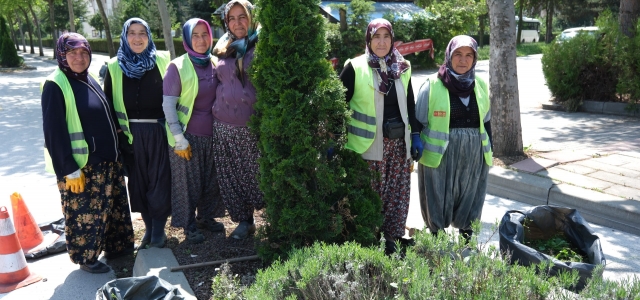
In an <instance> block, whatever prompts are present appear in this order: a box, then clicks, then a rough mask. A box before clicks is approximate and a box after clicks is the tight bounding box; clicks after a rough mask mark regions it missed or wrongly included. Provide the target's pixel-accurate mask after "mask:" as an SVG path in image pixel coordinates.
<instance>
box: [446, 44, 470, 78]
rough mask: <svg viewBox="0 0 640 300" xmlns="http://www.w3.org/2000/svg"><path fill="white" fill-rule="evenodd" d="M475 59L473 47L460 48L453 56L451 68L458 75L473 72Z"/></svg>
mask: <svg viewBox="0 0 640 300" xmlns="http://www.w3.org/2000/svg"><path fill="white" fill-rule="evenodd" d="M474 59H475V52H473V49H472V48H471V47H460V48H458V49H456V50H455V51H453V53H452V54H451V66H453V70H454V71H455V72H456V73H458V74H464V73H467V71H469V70H471V66H472V65H473V60H474Z"/></svg>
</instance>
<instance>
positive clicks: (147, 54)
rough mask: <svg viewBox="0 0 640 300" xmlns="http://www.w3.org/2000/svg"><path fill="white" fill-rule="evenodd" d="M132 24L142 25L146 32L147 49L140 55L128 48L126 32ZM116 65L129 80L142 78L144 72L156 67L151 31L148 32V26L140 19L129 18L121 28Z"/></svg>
mask: <svg viewBox="0 0 640 300" xmlns="http://www.w3.org/2000/svg"><path fill="white" fill-rule="evenodd" d="M132 24H142V26H144V28H145V29H146V30H147V38H148V39H149V44H147V49H144V50H143V51H142V53H135V52H133V50H131V47H129V41H128V40H127V32H128V31H129V27H131V25H132ZM118 64H119V65H120V69H122V72H123V73H124V75H127V77H129V78H137V79H140V78H142V75H144V73H145V72H147V71H149V70H151V69H153V67H155V65H156V45H155V44H154V43H153V40H152V39H151V30H149V24H147V22H145V21H144V20H143V19H140V18H131V19H129V20H127V21H126V22H124V25H123V26H122V34H120V48H118Z"/></svg>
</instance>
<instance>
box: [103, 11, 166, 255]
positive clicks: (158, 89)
mask: <svg viewBox="0 0 640 300" xmlns="http://www.w3.org/2000/svg"><path fill="white" fill-rule="evenodd" d="M170 60H171V58H170V57H169V52H167V51H156V45H155V44H154V43H153V40H152V39H151V31H150V29H149V25H147V22H145V21H144V20H142V19H139V18H131V19H129V20H127V21H126V22H124V25H123V27H122V34H121V35H120V48H119V49H118V55H117V57H114V58H112V59H111V60H110V61H109V63H108V68H107V72H106V74H105V79H104V93H105V94H106V95H107V98H109V99H112V100H113V106H114V108H115V111H116V116H117V118H118V123H119V124H120V132H119V133H118V138H119V140H120V149H121V152H122V155H123V157H124V163H125V166H126V170H128V174H127V176H128V177H129V181H128V182H127V185H128V188H129V199H130V204H131V211H133V212H140V214H141V215H142V220H143V221H144V225H145V232H144V236H143V237H142V241H141V243H140V245H139V246H138V248H139V249H144V248H146V247H147V246H149V247H158V248H162V247H164V244H165V242H166V240H167V236H166V234H165V232H164V226H165V224H166V222H167V218H168V217H169V215H171V168H170V167H169V151H168V150H167V146H166V145H167V135H166V130H165V119H164V111H163V110H162V78H163V77H164V74H165V71H166V69H167V65H169V61H170Z"/></svg>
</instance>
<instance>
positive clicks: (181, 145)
mask: <svg viewBox="0 0 640 300" xmlns="http://www.w3.org/2000/svg"><path fill="white" fill-rule="evenodd" d="M173 138H174V139H175V140H176V146H175V150H187V148H189V141H188V140H187V139H186V138H184V135H182V133H181V134H176V135H174V136H173Z"/></svg>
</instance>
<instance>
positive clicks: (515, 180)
mask: <svg viewBox="0 0 640 300" xmlns="http://www.w3.org/2000/svg"><path fill="white" fill-rule="evenodd" d="M487 194H491V195H495V196H498V197H502V198H507V199H511V200H515V201H520V202H523V203H527V204H530V205H555V206H563V207H571V208H575V209H577V210H578V212H580V214H581V215H582V216H583V217H584V218H585V219H586V220H587V221H589V222H591V223H594V224H598V225H603V226H607V227H610V228H613V229H617V230H621V231H624V232H628V233H631V234H635V235H640V203H638V201H635V200H629V199H624V198H621V197H617V196H612V195H608V194H604V193H600V192H596V191H592V190H589V189H585V188H580V187H577V186H572V185H568V184H564V183H556V182H554V181H553V180H552V179H550V178H545V177H540V176H536V175H532V174H529V173H524V172H518V171H514V170H508V169H504V168H500V167H493V168H491V170H490V171H489V178H488V184H487Z"/></svg>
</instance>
